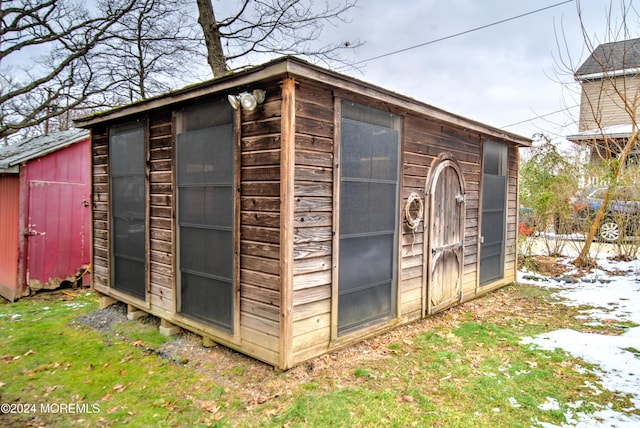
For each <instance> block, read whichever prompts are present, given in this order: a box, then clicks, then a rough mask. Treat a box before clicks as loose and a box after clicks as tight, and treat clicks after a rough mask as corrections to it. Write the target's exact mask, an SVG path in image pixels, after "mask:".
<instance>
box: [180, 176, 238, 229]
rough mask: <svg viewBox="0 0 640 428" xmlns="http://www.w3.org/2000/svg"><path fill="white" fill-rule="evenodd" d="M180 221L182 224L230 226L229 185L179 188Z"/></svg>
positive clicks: (230, 190) (230, 194) (231, 220)
mask: <svg viewBox="0 0 640 428" xmlns="http://www.w3.org/2000/svg"><path fill="white" fill-rule="evenodd" d="M179 204H180V206H179V210H180V213H181V215H180V221H181V223H183V224H187V223H188V224H193V225H200V226H218V227H226V228H230V227H231V226H232V223H233V210H232V209H229V208H228V207H232V206H233V205H232V204H233V188H232V187H231V186H198V187H183V188H181V190H180V201H179Z"/></svg>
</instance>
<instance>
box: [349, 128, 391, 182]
mask: <svg viewBox="0 0 640 428" xmlns="http://www.w3.org/2000/svg"><path fill="white" fill-rule="evenodd" d="M341 133H342V136H343V138H342V146H341V153H340V157H341V164H342V169H343V173H342V177H344V178H347V177H351V178H369V179H375V180H390V181H395V180H396V179H397V177H396V176H397V170H398V144H397V141H398V132H397V131H396V130H394V129H388V128H383V127H380V126H378V125H372V124H369V123H359V122H354V121H352V120H348V119H345V120H343V121H342V128H341Z"/></svg>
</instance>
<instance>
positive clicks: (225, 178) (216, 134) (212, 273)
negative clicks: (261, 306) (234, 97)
mask: <svg viewBox="0 0 640 428" xmlns="http://www.w3.org/2000/svg"><path fill="white" fill-rule="evenodd" d="M223 101H224V102H221V101H220V100H212V101H211V102H208V103H204V104H200V105H197V106H194V107H191V108H189V109H187V110H185V111H184V112H183V113H182V115H181V118H180V119H181V122H182V130H183V132H182V133H180V134H179V135H178V137H177V148H176V159H177V185H178V202H177V203H178V225H179V229H178V230H179V233H178V239H179V245H178V248H179V257H178V259H179V265H180V266H179V267H180V309H179V310H180V312H181V313H182V314H184V315H186V316H189V317H193V318H196V319H198V320H201V321H203V322H206V323H208V324H210V325H211V326H213V327H215V328H218V329H220V330H222V331H224V332H226V333H233V305H234V302H233V278H234V272H233V266H234V228H233V223H234V221H233V219H234V192H233V183H234V133H233V113H232V110H231V107H230V106H229V103H228V102H227V100H226V99H224V100H223Z"/></svg>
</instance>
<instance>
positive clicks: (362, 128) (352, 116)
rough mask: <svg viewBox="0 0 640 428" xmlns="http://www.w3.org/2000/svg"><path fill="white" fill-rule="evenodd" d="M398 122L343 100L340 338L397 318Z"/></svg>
mask: <svg viewBox="0 0 640 428" xmlns="http://www.w3.org/2000/svg"><path fill="white" fill-rule="evenodd" d="M399 126H400V119H399V117H398V116H395V115H392V114H390V113H387V112H384V111H381V110H377V109H373V108H370V107H366V106H363V105H359V104H356V103H352V102H348V101H343V103H342V119H341V124H340V135H341V141H340V201H339V209H340V219H339V221H340V223H339V231H340V233H339V254H340V256H339V266H338V278H339V284H338V290H339V291H338V334H344V333H348V332H350V331H353V330H357V329H359V328H363V327H365V326H367V325H370V324H374V323H377V322H380V321H383V320H385V319H388V318H390V317H392V316H393V315H394V314H395V289H396V286H395V280H396V278H395V271H396V262H395V260H396V254H397V251H396V247H397V245H396V244H397V207H398V163H399V146H400V134H399Z"/></svg>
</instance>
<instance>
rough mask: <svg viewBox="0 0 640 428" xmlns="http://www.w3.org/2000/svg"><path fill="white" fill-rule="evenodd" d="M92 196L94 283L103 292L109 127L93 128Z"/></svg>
mask: <svg viewBox="0 0 640 428" xmlns="http://www.w3.org/2000/svg"><path fill="white" fill-rule="evenodd" d="M91 154H92V160H91V162H92V170H93V177H92V194H93V196H92V198H93V209H92V214H91V228H92V234H91V239H92V243H93V245H92V248H91V274H92V280H91V283H92V284H93V287H94V288H95V289H96V290H98V291H100V292H108V291H109V290H108V287H109V159H108V158H109V133H108V130H107V127H99V128H93V129H92V130H91Z"/></svg>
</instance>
